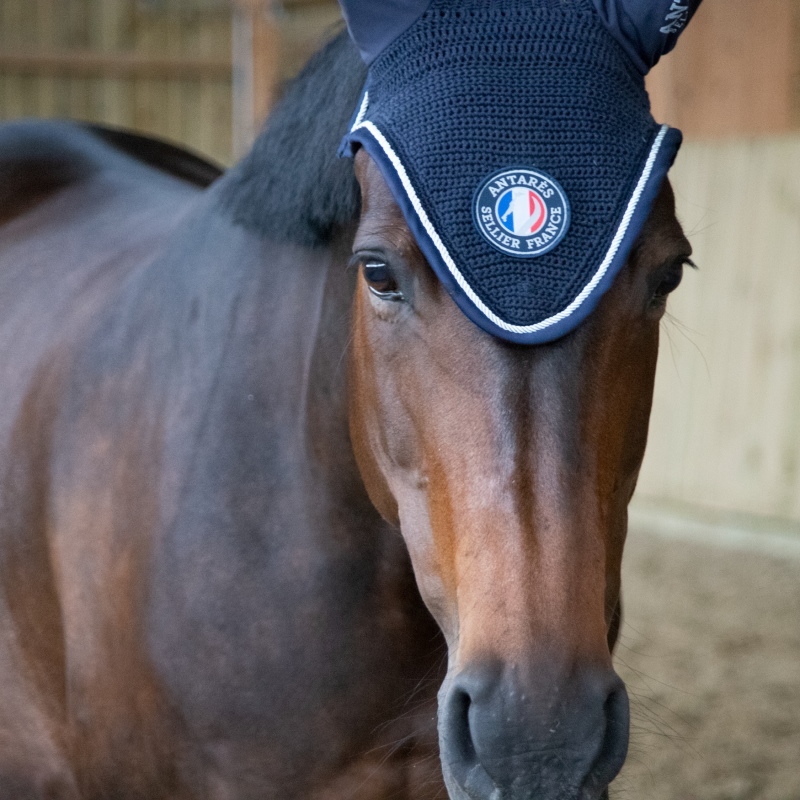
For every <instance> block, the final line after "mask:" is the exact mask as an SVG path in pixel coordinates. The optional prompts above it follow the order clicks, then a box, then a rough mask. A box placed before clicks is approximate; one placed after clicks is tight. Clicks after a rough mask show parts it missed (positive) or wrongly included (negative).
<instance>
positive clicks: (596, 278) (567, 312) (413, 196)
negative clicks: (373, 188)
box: [352, 94, 669, 333]
mask: <svg viewBox="0 0 800 800" xmlns="http://www.w3.org/2000/svg"><path fill="white" fill-rule="evenodd" d="M367 100H368V97H367V95H366V94H365V95H364V102H363V103H362V105H361V109H360V110H359V112H358V118H357V119H356V122H355V124H354V125H353V128H352V132H355V131H356V130H358V129H359V128H366V129H367V130H368V131H369V132H370V133H371V134H372V135H373V136H374V137H375V139H376V141H377V142H378V144H379V145H380V146H381V147H382V148H383V151H384V153H386V155H387V156H388V158H389V161H390V162H391V164H392V166H393V167H394V170H395V172H396V173H397V176H398V177H399V178H400V182H401V183H402V184H403V188H404V189H405V190H406V194H407V195H408V198H409V199H410V200H411V204H412V205H413V206H414V211H415V212H416V214H417V216H418V217H419V219H420V222H422V225H423V227H424V228H425V231H426V232H427V234H428V236H430V238H431V241H432V242H433V244H434V245H435V246H436V249H437V250H438V251H439V254H440V255H441V257H442V260H443V261H444V263H445V265H446V266H447V268H448V269H449V270H450V273H451V275H452V276H453V277H454V278H455V279H456V282H457V283H458V285H459V286H460V287H461V289H462V290H463V291H464V293H465V294H466V295H467V297H469V299H470V300H471V301H472V303H473V304H474V305H475V306H476V307H477V308H478V310H479V311H480V312H481V313H482V314H483V315H484V316H485V317H487V319H489V320H491V321H492V322H493V323H494V324H495V325H497V327H498V328H501V329H502V330H504V331H509V332H510V333H535V332H536V331H541V330H544V329H545V328H549V327H550V326H551V325H555V324H556V323H557V322H561V320H563V319H566V318H567V317H569V316H571V315H572V314H573V313H574V312H575V311H577V309H578V308H580V306H581V305H582V304H583V303H584V301H585V300H586V299H587V298H588V297H589V295H591V293H592V292H593V291H594V289H595V287H596V286H597V284H598V283H599V282H600V281H601V280H602V278H603V276H604V275H605V274H606V272H608V268H609V267H610V266H611V262H612V261H613V260H614V256H615V255H616V254H617V251H618V250H619V248H620V245H621V244H622V239H623V238H624V236H625V233H626V232H627V230H628V226H629V225H630V223H631V218H632V217H633V214H634V212H635V211H636V208H637V206H638V205H639V200H640V199H641V197H642V193H643V192H644V189H645V186H646V185H647V181H648V180H649V179H650V175H651V173H652V172H653V167H654V165H655V161H656V157H657V156H658V152H659V150H660V149H661V144H662V142H663V141H664V137H665V136H666V135H667V131H668V130H669V126H668V125H662V126H661V130H660V131H659V133H658V136H656V139H655V141H654V142H653V146H652V148H651V149H650V154H649V155H648V157H647V162H646V163H645V165H644V170H643V171H642V174H641V177H640V178H639V182H638V183H637V184H636V189H634V192H633V195H631V199H630V200H629V201H628V207H627V208H626V209H625V214H624V215H623V217H622V221H621V222H620V225H619V228H617V232H616V234H615V235H614V239H613V240H612V242H611V246H610V247H609V249H608V253H606V257H605V258H604V259H603V261H602V263H601V264H600V266H599V268H598V269H597V272H595V274H594V275H593V276H592V279H591V280H590V281H589V283H587V284H586V286H584V287H583V289H582V290H581V292H580V294H579V295H578V296H577V297H576V298H575V299H574V300H573V301H572V302H571V303H570V304H569V305H568V306H567V307H566V308H564V309H562V310H561V311H559V312H558V313H557V314H554V315H553V316H552V317H548V318H547V319H544V320H542V321H541V322H537V323H536V324H535V325H510V324H509V323H507V322H504V321H503V320H502V319H500V317H498V316H497V314H495V313H494V312H493V311H492V310H491V309H490V308H488V307H487V306H486V305H485V304H484V303H483V301H482V300H481V299H480V297H478V295H476V294H475V292H474V291H473V290H472V287H471V286H470V285H469V284H468V283H467V281H466V280H465V279H464V276H463V275H462V274H461V272H460V270H459V269H458V267H457V266H456V263H455V261H453V258H452V256H451V255H450V253H449V252H448V250H447V248H446V247H445V246H444V242H442V240H441V239H440V238H439V234H438V233H437V232H436V229H435V228H434V227H433V225H432V224H431V221H430V219H428V215H427V214H426V213H425V209H424V208H423V207H422V203H420V201H419V197H417V193H416V191H414V187H413V186H412V184H411V181H410V180H409V178H408V173H407V172H406V170H405V167H404V166H403V164H402V162H401V161H400V159H399V158H398V157H397V154H396V153H395V152H394V150H393V149H392V146H391V145H390V144H389V142H388V141H387V140H386V137H385V136H384V135H383V134H382V133H381V132H380V131H379V130H378V128H376V127H375V125H374V124H373V123H372V122H368V121H367V122H364V121H363V117H362V112H363V114H366V110H367V108H366V106H367Z"/></svg>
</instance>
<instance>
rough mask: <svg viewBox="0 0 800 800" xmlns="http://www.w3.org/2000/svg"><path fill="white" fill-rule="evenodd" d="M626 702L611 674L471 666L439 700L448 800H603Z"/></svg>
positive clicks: (618, 752) (624, 728) (622, 740)
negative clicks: (449, 798) (553, 799)
mask: <svg viewBox="0 0 800 800" xmlns="http://www.w3.org/2000/svg"><path fill="white" fill-rule="evenodd" d="M628 730H629V714H628V695H627V692H626V690H625V685H624V684H623V683H622V681H621V679H620V678H619V677H618V676H617V675H616V673H614V671H613V670H612V669H611V668H610V667H609V668H598V667H591V668H590V667H584V668H582V669H580V670H578V669H572V670H570V671H568V672H566V673H564V672H563V671H559V674H558V675H556V674H554V671H553V669H552V668H547V667H544V668H541V669H538V670H532V669H526V670H525V671H524V673H522V672H521V671H520V670H519V669H513V668H508V667H504V666H503V665H502V664H482V665H473V666H468V667H466V668H465V669H462V670H461V671H460V672H458V673H457V674H456V675H455V676H453V677H452V678H448V679H447V680H446V681H445V683H444V685H443V686H442V689H441V691H440V693H439V741H440V749H441V757H442V767H443V771H444V777H445V783H446V784H447V789H448V792H449V793H450V797H451V800H550V799H551V798H558V800H601V798H604V797H606V796H607V795H606V791H607V788H608V784H609V783H610V782H611V781H612V780H613V779H614V777H616V775H617V773H618V772H619V770H620V769H621V768H622V764H623V762H624V761H625V756H626V754H627V750H628Z"/></svg>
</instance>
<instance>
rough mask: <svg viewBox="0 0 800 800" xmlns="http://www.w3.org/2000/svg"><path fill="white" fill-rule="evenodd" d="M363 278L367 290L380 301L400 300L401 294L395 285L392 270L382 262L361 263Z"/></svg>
mask: <svg viewBox="0 0 800 800" xmlns="http://www.w3.org/2000/svg"><path fill="white" fill-rule="evenodd" d="M362 264H363V266H362V268H363V271H364V278H365V280H366V281H367V285H368V286H369V290H370V291H371V292H372V294H374V295H375V296H376V297H380V298H381V300H393V301H397V300H402V299H403V293H402V292H401V291H400V287H399V286H398V285H397V281H396V280H395V278H394V275H393V274H392V270H391V269H390V268H389V267H388V266H387V265H386V264H384V263H383V262H382V261H364V262H362Z"/></svg>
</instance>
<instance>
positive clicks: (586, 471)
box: [350, 152, 690, 800]
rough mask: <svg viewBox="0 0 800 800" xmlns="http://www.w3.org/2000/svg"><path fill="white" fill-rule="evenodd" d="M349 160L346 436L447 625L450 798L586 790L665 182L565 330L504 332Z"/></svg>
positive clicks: (638, 451)
mask: <svg viewBox="0 0 800 800" xmlns="http://www.w3.org/2000/svg"><path fill="white" fill-rule="evenodd" d="M356 171H357V176H358V179H359V182H360V184H361V188H362V196H363V209H362V217H361V221H360V225H359V228H358V232H357V235H356V239H355V243H354V254H355V255H354V262H355V263H357V264H358V266H359V269H360V270H361V275H360V277H359V280H358V290H357V292H356V297H355V303H354V318H353V333H354V338H353V345H352V360H351V409H350V426H351V434H352V439H353V444H354V448H355V451H356V456H357V459H358V462H359V466H360V469H361V472H362V475H363V478H364V481H365V483H366V486H367V489H368V491H369V493H370V496H371V498H372V500H373V502H374V503H375V505H376V507H377V508H378V509H379V511H380V512H381V513H382V514H383V516H384V517H385V518H386V519H387V520H389V521H391V522H393V523H395V524H399V525H400V529H401V531H402V534H403V536H404V538H405V541H406V543H407V546H408V549H409V552H410V554H411V559H412V562H413V565H414V569H415V573H416V577H417V582H418V585H419V588H420V591H421V593H422V596H423V598H424V599H425V601H426V603H427V605H428V607H429V608H430V610H431V612H432V613H433V615H434V616H435V618H436V620H437V621H438V623H439V625H440V626H441V628H442V630H443V632H444V634H445V637H446V639H447V643H448V649H449V669H448V677H447V679H446V681H445V683H444V684H443V686H442V689H441V691H440V695H439V732H440V744H441V750H442V762H443V765H444V772H445V780H446V782H447V785H448V789H449V791H450V794H451V797H453V798H454V800H455V799H456V798H473V799H474V800H489V798H492V799H496V798H497V799H499V798H503V800H517V798H520V799H521V798H529V797H532V796H534V795H535V796H536V797H541V798H543V799H544V798H548V797H556V796H557V797H559V798H596V797H599V796H600V795H601V794H602V793H603V792H604V790H605V788H606V786H607V784H608V783H609V782H610V781H611V779H612V778H613V777H614V776H615V775H616V773H617V772H618V770H619V768H620V767H621V765H622V762H623V761H624V758H625V753H626V749H627V735H628V712H627V697H626V694H625V689H624V686H623V684H622V682H621V681H620V680H619V678H618V677H617V676H616V675H615V673H614V671H613V669H612V666H611V652H610V651H611V648H612V647H613V643H614V640H615V639H616V635H617V629H618V626H619V614H620V605H619V596H620V562H621V557H622V549H623V543H624V539H625V533H626V527H627V516H626V513H627V512H626V508H627V504H628V501H629V500H630V497H631V495H632V493H633V490H634V487H635V484H636V478H637V474H638V470H639V466H640V464H641V461H642V457H643V454H644V449H645V442H646V438H647V425H648V418H649V414H650V405H651V399H652V390H653V380H654V374H655V367H656V355H657V350H658V331H659V320H660V319H661V317H662V315H663V313H664V309H665V305H666V296H667V294H668V293H669V291H671V290H672V289H673V288H675V286H677V284H678V282H679V281H680V275H681V268H682V265H683V262H684V261H685V260H686V259H687V257H688V255H689V254H690V248H689V244H688V242H687V241H686V239H685V237H684V236H683V234H682V232H681V229H680V227H679V225H678V223H677V221H676V219H675V215H674V201H673V196H672V191H671V189H670V187H669V185H665V186H664V188H663V190H662V192H661V195H660V197H659V199H658V201H657V202H656V205H655V207H654V210H653V212H652V214H651V218H650V220H649V221H648V223H647V225H646V227H645V229H644V230H643V233H642V235H641V237H640V240H639V242H638V244H637V246H636V247H635V249H634V251H633V253H632V256H631V258H630V260H629V263H628V264H627V265H626V267H625V268H624V269H623V271H622V272H621V273H620V274H619V276H618V277H617V279H616V282H615V284H614V286H613V287H612V288H611V289H610V290H609V291H608V292H607V293H606V295H605V296H604V297H603V298H602V300H601V302H600V304H599V306H598V307H597V309H596V310H595V311H594V312H593V313H592V314H591V315H590V316H589V318H588V319H587V320H586V321H585V322H584V323H583V324H582V325H581V326H579V328H578V329H576V330H575V331H573V332H572V333H570V334H569V335H567V336H565V337H563V338H562V339H560V340H558V341H555V342H553V343H551V344H546V345H538V346H516V345H511V344H509V343H507V342H503V341H501V340H498V339H495V338H493V337H491V336H489V335H487V334H485V333H484V332H482V331H481V330H480V329H478V328H477V327H476V326H475V325H473V323H471V322H470V321H469V320H468V319H467V318H466V317H465V316H464V315H463V314H462V313H461V312H460V311H459V310H458V308H457V307H456V305H455V304H454V302H453V301H452V300H451V299H450V297H449V296H448V294H447V292H446V291H445V290H444V288H443V287H442V285H441V283H440V282H439V281H438V280H437V278H436V277H435V276H434V274H433V272H432V270H431V269H430V267H429V266H428V265H427V263H426V261H425V259H424V257H423V256H422V253H421V252H420V250H419V248H418V247H417V244H416V242H415V241H414V239H413V237H412V235H411V233H410V231H409V229H408V228H407V226H406V224H405V222H404V220H403V217H402V214H401V212H400V210H399V208H398V207H397V205H396V203H395V202H394V200H393V198H392V196H391V193H390V191H389V190H388V188H387V186H386V184H385V183H384V181H383V179H382V177H381V175H380V173H379V172H378V170H377V168H376V167H375V165H374V163H373V162H372V161H371V160H370V158H369V157H368V156H367V155H366V154H365V153H364V152H360V153H359V154H358V156H357V160H356Z"/></svg>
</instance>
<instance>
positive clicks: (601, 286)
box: [341, 0, 700, 344]
mask: <svg viewBox="0 0 800 800" xmlns="http://www.w3.org/2000/svg"><path fill="white" fill-rule="evenodd" d="M341 2H342V5H343V6H344V10H345V14H346V17H347V20H348V25H349V27H350V30H351V35H352V36H353V38H354V39H355V41H356V43H357V45H358V46H359V49H360V50H361V52H362V55H363V56H364V57H365V60H367V61H368V63H369V65H370V66H369V72H368V77H367V85H366V87H365V92H364V95H363V97H362V100H361V102H360V104H359V108H358V109H356V113H355V115H354V118H353V122H352V126H351V130H350V131H349V133H348V134H347V136H346V137H345V140H344V142H343V144H342V150H341V153H342V154H343V155H351V156H352V155H353V154H354V152H355V150H356V149H357V148H358V147H363V148H364V149H365V150H366V151H367V152H368V153H369V155H370V156H371V158H372V159H373V160H374V161H375V162H376V164H377V166H378V167H379V169H380V170H381V172H382V174H383V177H384V178H385V180H386V182H387V184H388V185H389V187H390V189H391V191H392V193H393V195H394V197H395V200H396V201H397V203H398V205H399V206H400V208H401V210H402V212H403V214H404V216H405V219H406V222H407V224H408V226H409V228H410V230H411V232H412V233H413V234H414V236H415V238H416V239H417V242H418V244H419V246H420V248H421V249H422V251H423V253H424V255H425V257H426V258H427V260H428V261H429V263H430V265H431V267H432V268H433V270H434V271H435V272H436V274H437V276H438V277H439V279H440V280H441V281H442V283H443V284H444V286H445V287H446V288H447V290H448V292H449V293H450V294H451V296H452V297H453V299H454V300H455V302H456V303H457V304H458V306H459V307H460V308H461V310H462V311H463V312H464V313H465V314H466V315H467V316H468V317H469V318H470V319H471V320H472V321H473V322H475V323H476V324H477V325H478V326H479V327H481V328H482V329H483V330H485V331H487V332H488V333H490V334H492V335H494V336H498V337H500V338H502V339H506V340H508V341H511V342H516V343H520V344H538V343H542V342H548V341H552V340H554V339H556V338H558V337H560V336H563V335H564V334H566V333H568V332H569V331H571V330H573V329H574V328H575V327H576V326H577V325H578V324H579V323H580V322H581V321H582V320H583V319H585V318H586V316H587V315H588V314H589V313H590V312H591V311H592V310H593V309H594V308H595V306H596V305H597V303H598V301H599V299H600V297H601V296H602V294H603V292H605V291H606V289H608V287H609V286H610V285H611V283H612V282H613V280H614V278H615V276H616V275H617V273H618V272H619V270H620V269H621V268H622V266H623V265H624V263H625V261H626V259H627V257H628V254H629V253H630V250H631V247H632V246H633V244H634V242H635V241H636V238H637V236H638V234H639V232H640V230H641V228H642V225H643V224H644V221H645V220H646V219H647V216H648V214H649V212H650V209H651V207H652V204H653V202H654V200H655V198H656V196H657V195H658V192H659V189H660V187H661V184H662V182H663V179H664V177H665V175H666V173H667V171H668V170H669V168H670V166H671V165H672V162H673V160H674V158H675V154H676V153H677V150H678V147H679V146H680V142H681V134H680V132H679V131H677V130H673V129H670V128H668V127H667V126H661V125H658V124H656V122H655V121H654V120H653V118H652V116H651V114H650V104H649V100H648V97H647V93H646V91H645V87H644V75H645V73H646V72H647V70H648V69H649V66H650V65H652V64H654V63H655V62H656V61H657V60H658V58H659V57H660V56H661V55H662V54H663V53H665V52H667V51H668V50H669V49H671V47H672V46H674V44H675V40H676V38H677V35H678V33H679V32H680V30H682V28H683V27H684V26H685V24H686V23H687V22H688V20H689V18H690V17H691V14H692V13H693V11H694V10H695V8H696V7H697V6H698V5H699V3H700V0H685V1H683V0H682V2H676V1H675V0H672V2H670V0H649V1H648V0H428V2H424V1H420V0H416V2H415V0H405V1H404V0H386V2H385V3H382V2H381V0H341ZM367 9H369V10H367ZM381 9H382V10H383V11H384V12H386V14H385V15H382V13H381ZM414 14H416V16H414Z"/></svg>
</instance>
